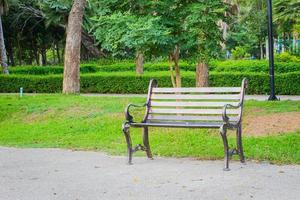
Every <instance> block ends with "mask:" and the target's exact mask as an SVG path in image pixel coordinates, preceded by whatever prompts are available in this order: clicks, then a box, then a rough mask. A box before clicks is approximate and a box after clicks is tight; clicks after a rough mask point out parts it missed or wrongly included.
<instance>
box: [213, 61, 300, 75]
mask: <svg viewBox="0 0 300 200" xmlns="http://www.w3.org/2000/svg"><path fill="white" fill-rule="evenodd" d="M274 67H275V72H276V73H288V72H296V71H300V62H275V64H274ZM210 70H211V71H216V72H263V73H268V72H269V62H268V61H260V60H228V61H212V62H211V63H210Z"/></svg>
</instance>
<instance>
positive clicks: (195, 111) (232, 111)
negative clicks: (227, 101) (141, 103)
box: [149, 108, 240, 115]
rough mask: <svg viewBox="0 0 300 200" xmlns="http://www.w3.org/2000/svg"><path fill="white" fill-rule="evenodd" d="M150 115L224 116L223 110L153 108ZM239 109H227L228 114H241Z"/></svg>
mask: <svg viewBox="0 0 300 200" xmlns="http://www.w3.org/2000/svg"><path fill="white" fill-rule="evenodd" d="M149 113H152V114H153V113H160V114H168V113H170V114H219V115H222V113H223V109H157V108H151V109H150V110H149ZM239 113H240V110H239V109H227V114H239Z"/></svg>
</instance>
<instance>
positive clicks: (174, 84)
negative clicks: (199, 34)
mask: <svg viewBox="0 0 300 200" xmlns="http://www.w3.org/2000/svg"><path fill="white" fill-rule="evenodd" d="M169 67H170V73H171V81H172V85H173V87H174V88H175V87H176V83H175V76H174V69H173V56H172V55H169Z"/></svg>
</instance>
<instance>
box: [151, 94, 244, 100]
mask: <svg viewBox="0 0 300 200" xmlns="http://www.w3.org/2000/svg"><path fill="white" fill-rule="evenodd" d="M151 99H175V100H180V99H182V100H184V99H195V100H239V99H240V95H234V94H228V95H223V94H207V95H191V94H186V95H184V94H182V95H177V94H152V96H151Z"/></svg>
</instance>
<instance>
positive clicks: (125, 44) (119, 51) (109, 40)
mask: <svg viewBox="0 0 300 200" xmlns="http://www.w3.org/2000/svg"><path fill="white" fill-rule="evenodd" d="M92 19H93V21H94V26H93V27H92V32H93V33H94V36H95V38H96V39H97V41H98V42H99V44H101V47H102V48H103V49H105V50H107V51H110V52H112V53H113V56H116V55H121V56H125V57H126V54H128V53H129V52H130V50H133V51H135V50H136V51H141V52H144V53H149V51H150V50H151V49H153V48H158V47H159V46H160V45H165V44H167V43H168V39H167V35H168V34H169V32H168V30H167V29H166V28H165V27H163V26H161V25H160V24H159V20H160V19H159V17H151V16H150V15H148V16H134V15H131V14H130V13H121V12H118V13H114V14H112V15H108V16H100V17H94V18H92ZM157 46H158V47H157Z"/></svg>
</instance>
